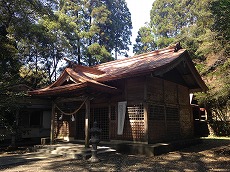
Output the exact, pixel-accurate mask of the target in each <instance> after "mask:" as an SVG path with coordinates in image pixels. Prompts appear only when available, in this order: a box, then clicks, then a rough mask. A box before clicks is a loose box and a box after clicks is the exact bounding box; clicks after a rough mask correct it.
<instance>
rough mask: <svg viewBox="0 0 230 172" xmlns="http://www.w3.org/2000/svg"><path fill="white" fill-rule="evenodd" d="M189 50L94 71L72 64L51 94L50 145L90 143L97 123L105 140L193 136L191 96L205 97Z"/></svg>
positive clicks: (168, 51) (47, 93) (37, 92)
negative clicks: (91, 131) (195, 94)
mask: <svg viewBox="0 0 230 172" xmlns="http://www.w3.org/2000/svg"><path fill="white" fill-rule="evenodd" d="M206 90H207V87H206V85H205V83H204V82H203V80H202V79H201V76H200V75H199V73H198V72H197V70H196V68H195V66H194V64H193V62H192V60H191V58H190V57H189V54H188V52H187V50H185V49H177V48H175V47H168V48H165V49H161V50H157V51H153V52H149V53H144V54H140V55H136V56H133V57H131V58H125V59H121V60H115V61H111V62H107V63H103V64H99V65H96V66H92V67H86V66H81V65H77V64H72V65H71V66H70V67H68V68H66V69H65V70H64V71H63V73H62V74H61V75H60V77H59V78H58V79H57V80H56V81H55V82H54V83H53V84H51V85H49V86H48V87H46V88H43V89H39V90H34V91H30V92H29V94H30V95H31V96H41V97H45V98H47V99H49V100H51V101H52V117H51V135H50V138H51V142H52V143H54V141H55V140H56V139H65V140H85V145H86V146H88V145H89V138H90V133H89V129H90V128H91V126H92V124H93V122H94V121H97V123H98V125H99V128H101V129H102V133H101V136H100V137H101V140H106V141H112V140H119V141H132V142H141V143H147V144H148V143H157V142H162V141H172V140H179V139H186V138H193V136H194V120H193V115H192V108H191V105H190V101H189V94H190V93H193V92H198V91H206Z"/></svg>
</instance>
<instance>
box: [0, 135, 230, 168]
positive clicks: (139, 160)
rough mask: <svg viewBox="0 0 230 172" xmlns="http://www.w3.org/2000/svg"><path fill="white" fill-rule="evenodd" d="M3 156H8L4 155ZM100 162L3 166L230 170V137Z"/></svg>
mask: <svg viewBox="0 0 230 172" xmlns="http://www.w3.org/2000/svg"><path fill="white" fill-rule="evenodd" d="M0 156H5V155H4V154H1V155H0ZM99 158H100V160H101V161H100V162H99V163H90V162H89V161H87V160H74V159H67V158H63V157H56V158H46V159H43V160H39V161H29V162H26V163H23V164H17V165H16V164H15V165H11V166H7V167H0V171H2V172H3V171H4V172H5V171H7V172H16V171H17V172H19V171H23V172H24V171H26V172H35V171H39V172H56V171H59V172H62V171H63V172H64V171H65V172H70V171H72V172H73V171H85V172H88V171H106V172H107V171H149V172H150V171H151V172H158V171H159V172H164V171H175V172H179V171H180V172H182V171H189V172H190V171H199V172H200V171H201V172H202V171H221V172H223V171H226V172H227V171H228V172H229V171H230V138H224V139H221V138H219V139H216V138H208V139H207V138H206V139H204V140H203V143H201V144H198V145H195V146H191V147H189V148H186V149H182V150H179V151H174V152H169V153H168V154H164V155H160V156H155V157H146V156H143V155H124V154H118V153H114V154H109V155H100V156H99Z"/></svg>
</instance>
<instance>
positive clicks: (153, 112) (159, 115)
mask: <svg viewBox="0 0 230 172" xmlns="http://www.w3.org/2000/svg"><path fill="white" fill-rule="evenodd" d="M149 120H165V113H164V106H159V105H151V106H150V107H149Z"/></svg>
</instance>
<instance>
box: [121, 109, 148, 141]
mask: <svg viewBox="0 0 230 172" xmlns="http://www.w3.org/2000/svg"><path fill="white" fill-rule="evenodd" d="M123 137H124V138H125V139H132V140H139V141H141V140H143V139H144V137H145V126H144V107H143V105H134V106H128V107H127V113H126V119H125V126H124V133H123Z"/></svg>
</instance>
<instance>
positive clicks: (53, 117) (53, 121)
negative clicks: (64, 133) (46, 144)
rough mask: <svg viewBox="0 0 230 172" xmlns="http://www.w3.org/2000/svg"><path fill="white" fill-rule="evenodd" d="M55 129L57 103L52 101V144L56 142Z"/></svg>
mask: <svg viewBox="0 0 230 172" xmlns="http://www.w3.org/2000/svg"><path fill="white" fill-rule="evenodd" d="M54 129H55V104H54V103H53V102H52V114H51V127H50V144H51V145H52V144H54Z"/></svg>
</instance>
